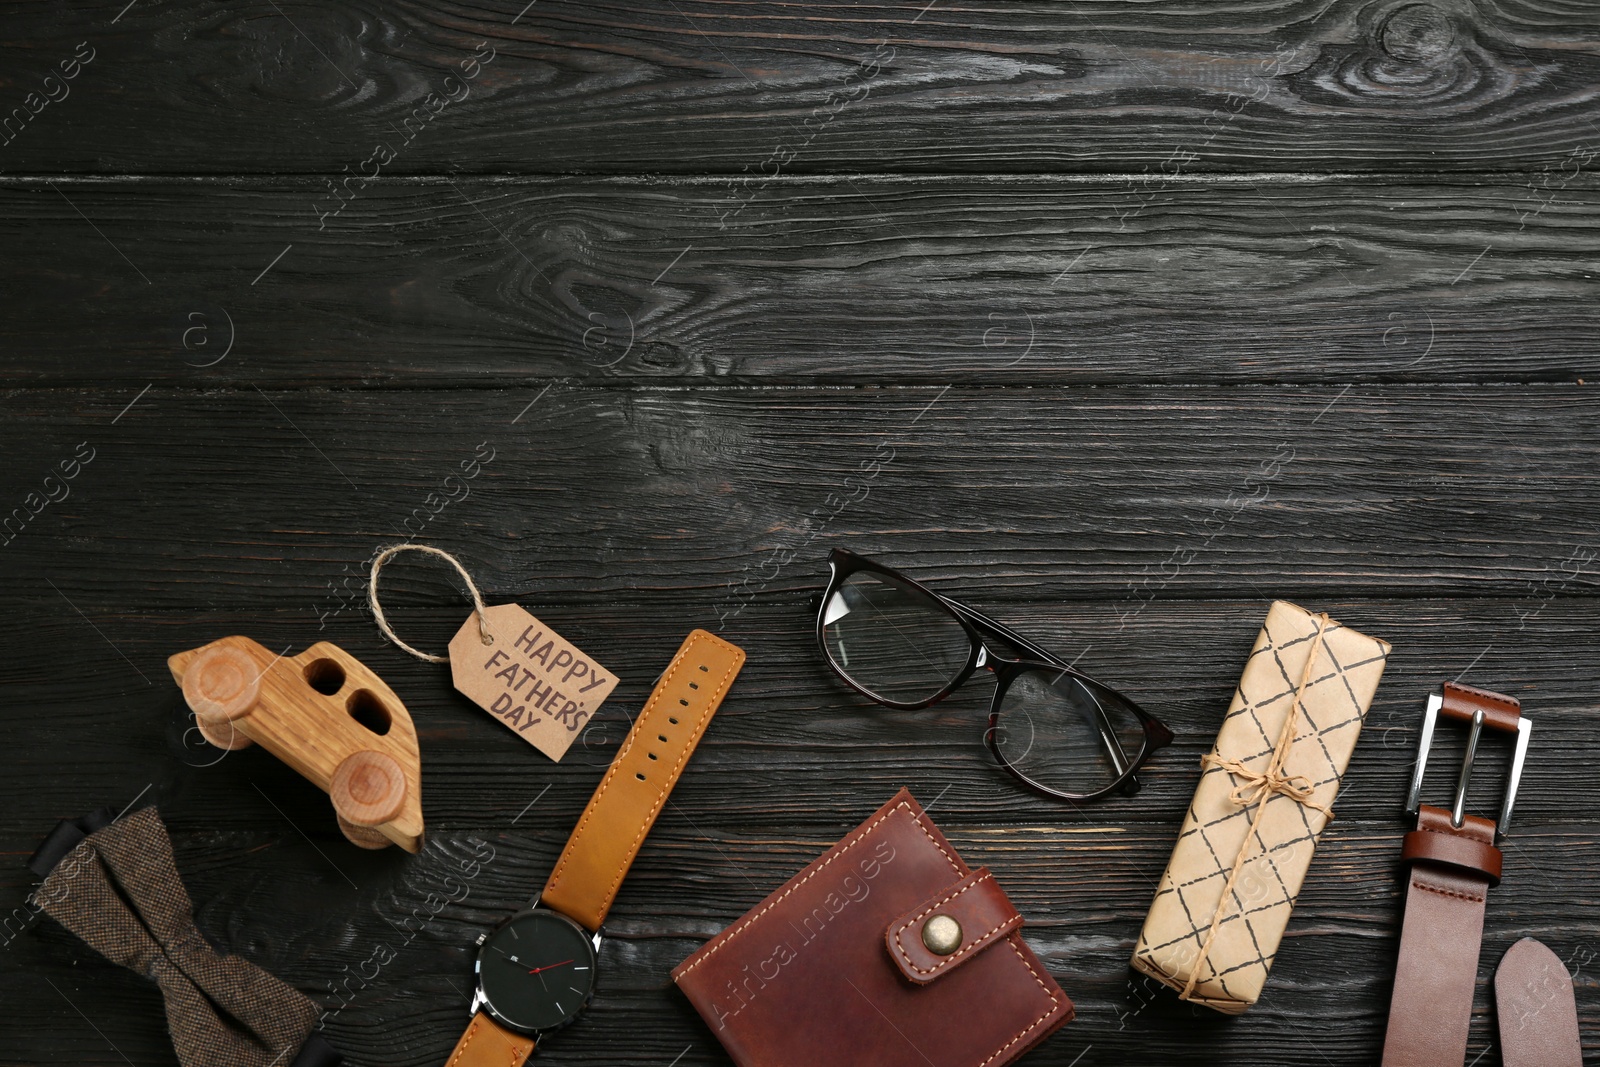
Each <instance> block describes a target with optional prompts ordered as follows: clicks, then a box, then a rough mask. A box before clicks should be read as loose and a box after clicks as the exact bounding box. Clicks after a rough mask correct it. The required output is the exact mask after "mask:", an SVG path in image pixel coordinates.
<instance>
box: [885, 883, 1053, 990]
mask: <svg viewBox="0 0 1600 1067" xmlns="http://www.w3.org/2000/svg"><path fill="white" fill-rule="evenodd" d="M993 881H994V875H993V874H992V873H985V874H983V875H980V876H979V877H978V878H976V879H974V880H973V881H971V882H969V883H967V884H966V885H964V886H962V887H961V888H960V889H958V890H956V891H955V892H954V893H951V894H949V895H948V896H946V897H945V898H944V899H943V900H937V901H935V902H934V903H932V904H929V905H928V907H927V908H926V909H925V910H924V911H923V912H922V914H921V915H918V916H916V917H914V918H912V919H910V920H909V921H907V922H905V923H903V924H901V926H900V928H899V929H898V930H896V931H895V932H894V947H895V950H896V951H897V952H899V953H900V958H901V959H903V960H905V961H906V967H908V968H909V969H911V970H913V971H915V972H917V973H918V974H938V973H939V972H940V971H942V970H944V969H945V968H946V967H949V966H951V965H952V964H954V963H955V962H956V961H957V960H959V959H960V958H961V957H962V956H965V955H966V954H967V953H968V952H976V951H977V950H978V949H980V948H985V947H987V946H988V945H990V944H992V943H993V942H992V941H991V940H990V939H991V938H992V937H994V935H995V934H997V933H999V932H1000V931H1001V930H1004V929H1005V928H1006V927H1007V926H1009V925H1011V923H1012V922H1013V921H1017V920H1020V919H1021V918H1022V916H1020V915H1017V914H1015V913H1013V914H1012V915H1010V916H1009V917H1007V918H1004V919H1001V920H1000V922H999V924H998V925H997V926H995V927H994V928H993V929H991V930H989V931H988V932H987V933H984V934H979V935H978V937H977V939H976V940H974V941H973V942H972V944H970V945H966V946H964V947H963V948H962V949H961V950H960V951H958V952H955V953H953V954H951V955H949V956H946V957H945V958H944V959H942V960H940V961H939V962H938V963H935V964H934V965H933V966H932V967H918V966H917V965H916V964H915V963H913V962H911V956H910V954H909V953H907V952H906V945H905V936H906V931H908V930H910V929H911V928H912V927H913V926H915V925H916V924H917V923H919V922H921V921H922V920H923V919H925V918H927V917H928V916H929V915H932V914H933V913H934V912H935V911H937V910H938V909H940V908H942V907H944V906H945V905H946V904H948V903H950V902H951V901H952V900H955V899H956V898H957V897H960V896H964V895H966V892H967V890H969V889H976V888H977V887H978V886H980V885H982V884H983V883H984V882H991V883H992V882H993Z"/></svg>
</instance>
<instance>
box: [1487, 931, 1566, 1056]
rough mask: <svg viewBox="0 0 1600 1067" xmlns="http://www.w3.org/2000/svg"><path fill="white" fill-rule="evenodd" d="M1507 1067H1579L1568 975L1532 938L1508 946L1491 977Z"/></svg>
mask: <svg viewBox="0 0 1600 1067" xmlns="http://www.w3.org/2000/svg"><path fill="white" fill-rule="evenodd" d="M1494 1001H1495V1006H1496V1008H1498V1010H1499V1016H1500V1062H1501V1063H1503V1064H1505V1067H1583V1044H1582V1041H1581V1039H1580V1038H1579V1036H1578V1005H1577V1002H1576V1001H1575V1000H1574V999H1573V996H1572V976H1571V975H1570V974H1568V973H1567V968H1566V965H1565V964H1563V963H1562V962H1561V960H1560V958H1559V957H1557V956H1556V954H1555V953H1554V952H1551V951H1550V950H1549V949H1548V948H1546V947H1545V946H1544V945H1542V944H1540V943H1539V942H1537V941H1535V940H1534V939H1533V938H1531V937H1525V938H1523V939H1522V940H1521V941H1518V942H1517V943H1516V944H1515V945H1512V946H1511V948H1510V950H1509V951H1508V952H1506V954H1505V956H1504V957H1503V958H1502V959H1501V960H1500V966H1499V968H1498V969H1496V970H1495V972H1494Z"/></svg>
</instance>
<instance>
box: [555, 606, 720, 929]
mask: <svg viewBox="0 0 1600 1067" xmlns="http://www.w3.org/2000/svg"><path fill="white" fill-rule="evenodd" d="M702 635H703V638H704V639H705V640H709V641H712V642H715V643H716V644H718V645H721V646H723V648H724V649H725V650H727V651H731V652H733V653H734V654H735V659H734V661H733V662H732V663H730V664H729V665H728V670H727V672H726V673H724V674H723V676H722V678H721V679H720V680H719V681H718V682H717V686H716V688H715V689H713V690H712V691H711V693H710V694H709V695H708V696H707V703H706V708H705V711H704V713H703V716H702V718H701V721H700V722H699V723H698V724H696V728H695V729H694V731H693V732H692V733H691V734H690V736H689V739H688V743H687V744H685V746H684V748H683V751H682V752H681V753H680V754H679V756H678V760H677V762H676V763H674V764H673V766H672V774H671V776H670V778H669V782H670V783H675V782H676V781H677V778H678V775H679V774H680V773H681V771H682V769H683V765H684V764H685V763H686V762H688V759H689V756H690V754H691V753H692V752H693V751H694V749H695V748H696V747H697V746H698V745H699V743H700V738H701V736H702V735H703V734H704V733H705V728H706V726H707V725H708V724H709V723H710V722H711V715H712V714H713V713H715V711H716V709H717V707H718V705H719V704H720V703H721V702H722V697H723V694H724V693H726V692H727V690H728V689H729V687H730V686H732V684H733V679H734V676H735V674H736V673H737V671H738V668H739V667H740V666H741V665H742V662H743V656H742V655H740V654H739V653H740V652H741V650H740V649H739V648H738V647H737V646H735V645H732V644H729V643H728V642H726V641H724V640H722V639H721V638H719V637H717V636H716V635H715V634H712V633H706V632H705V631H701V633H699V634H692V635H690V637H689V639H688V641H686V642H685V643H684V647H683V648H682V649H680V650H679V652H678V654H677V655H676V656H674V657H673V658H672V663H671V664H670V665H669V666H668V667H667V673H666V674H665V675H663V676H662V678H661V681H660V682H659V683H658V684H657V685H656V687H655V690H654V691H653V692H652V693H651V694H650V699H649V700H648V701H647V702H646V703H645V706H644V710H643V711H641V712H639V718H638V721H637V722H635V723H634V728H633V729H632V730H630V731H628V738H627V740H626V741H625V742H624V743H623V746H622V750H621V751H620V752H618V753H617V755H616V758H615V759H613V760H612V761H611V767H610V769H609V770H608V771H606V776H605V779H604V780H603V781H602V782H601V783H600V788H599V789H597V790H596V791H595V794H594V797H593V798H592V799H591V800H590V801H589V804H588V806H587V807H586V808H585V809H584V813H583V818H582V819H581V820H579V822H578V828H577V829H576V830H574V831H573V832H572V838H571V839H570V840H569V841H568V842H567V847H566V849H565V850H563V853H564V854H563V856H562V858H561V862H560V863H558V864H556V869H555V871H554V872H553V873H552V874H551V875H550V881H549V882H548V883H547V884H546V885H545V887H544V891H545V892H547V893H548V892H550V891H551V890H553V889H555V887H556V886H557V885H559V884H560V882H561V876H562V873H563V871H564V870H565V869H566V866H567V864H568V862H570V860H571V858H572V856H573V855H575V854H576V853H577V851H578V849H577V845H578V842H579V840H580V839H581V838H582V837H583V836H584V834H585V833H586V832H587V830H588V827H589V823H590V821H591V820H592V818H593V815H594V812H595V811H596V810H597V809H598V808H599V807H600V798H601V797H603V796H604V795H605V793H606V790H607V789H609V788H610V787H611V783H612V781H613V780H614V779H615V778H616V776H617V773H618V771H619V770H620V769H621V767H622V761H623V759H624V758H625V757H626V756H627V755H628V753H629V752H631V751H632V750H633V746H634V743H635V742H636V741H638V739H639V737H640V735H641V733H642V731H641V730H640V729H639V726H640V724H642V723H643V722H644V720H645V717H646V716H648V715H649V714H650V713H651V712H652V711H653V710H655V707H656V705H657V703H658V702H659V701H660V700H661V697H662V695H663V694H664V693H666V691H667V686H668V684H669V683H670V682H671V681H672V679H673V676H674V675H676V674H677V673H678V671H679V670H681V669H682V667H683V665H684V664H685V663H687V662H688V661H689V656H690V653H691V652H692V651H693V649H694V646H695V645H696V644H697V643H698V642H699V641H700V640H701V639H702ZM671 792H672V789H671V785H670V784H669V786H668V788H667V789H666V790H665V791H664V792H662V794H661V795H660V796H659V797H657V798H656V802H655V804H654V805H653V806H652V807H651V809H650V813H649V814H648V815H647V816H646V817H645V818H644V820H643V821H642V822H641V823H640V825H639V832H638V834H637V835H635V837H634V839H633V842H632V844H631V845H630V846H629V848H628V856H629V857H630V860H631V858H632V857H634V856H636V855H638V851H639V845H640V842H642V841H643V840H644V835H645V834H647V833H649V831H650V827H651V825H652V824H653V823H654V821H655V818H656V815H657V813H658V812H660V810H661V805H662V804H664V803H666V800H667V796H668V794H670V793H671ZM628 866H631V862H630V863H629V864H625V865H624V866H623V868H622V869H621V870H619V871H618V872H617V876H616V878H615V879H614V880H613V881H612V883H611V886H610V888H609V889H607V890H606V895H605V897H604V898H603V899H602V901H601V906H600V915H601V916H603V915H604V914H605V913H606V912H608V911H610V910H611V902H612V901H613V900H615V899H616V895H617V889H618V887H620V886H621V885H622V879H623V878H624V877H625V876H626V875H627V873H628V872H627V867H628ZM597 921H598V920H597Z"/></svg>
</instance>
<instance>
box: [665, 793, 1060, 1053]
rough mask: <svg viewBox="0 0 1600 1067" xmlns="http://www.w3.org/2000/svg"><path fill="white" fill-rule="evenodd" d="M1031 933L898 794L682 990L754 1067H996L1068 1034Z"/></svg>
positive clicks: (757, 913) (698, 968) (677, 974)
mask: <svg viewBox="0 0 1600 1067" xmlns="http://www.w3.org/2000/svg"><path fill="white" fill-rule="evenodd" d="M1021 926H1022V916H1020V915H1019V914H1017V910H1016V908H1014V907H1012V905H1011V901H1010V900H1008V899H1007V898H1006V895H1005V893H1004V891H1002V890H1001V888H1000V886H999V884H998V883H996V882H995V880H994V876H993V875H992V874H990V873H989V871H988V870H987V869H984V868H979V869H978V870H973V869H971V868H970V867H968V866H967V865H966V864H965V863H963V862H962V861H961V857H960V856H958V855H957V854H956V850H955V849H954V848H952V847H951V845H950V842H949V841H947V840H945V837H944V835H943V834H941V833H940V832H939V829H938V827H936V826H934V825H933V821H932V820H931V819H929V818H928V816H927V815H926V814H924V813H923V811H922V808H921V807H919V806H918V805H917V802H916V801H915V800H913V799H912V797H911V794H910V793H908V792H907V791H905V790H904V789H902V790H901V791H900V792H899V794H898V795H896V796H895V798H894V799H893V800H891V801H889V803H887V804H885V805H884V806H883V807H882V808H880V809H878V811H877V813H876V814H874V815H873V816H872V817H871V818H869V819H868V820H867V821H866V822H864V823H862V824H861V826H860V827H858V828H857V829H855V830H854V831H852V832H851V833H850V834H848V835H846V837H845V838H844V840H842V841H840V842H839V843H838V844H837V845H835V846H834V847H833V848H831V849H829V850H828V851H827V852H826V853H824V854H823V855H822V857H821V858H820V859H818V860H817V861H816V862H814V863H812V864H811V865H810V866H809V867H807V868H806V869H805V870H803V871H801V872H800V873H799V874H797V875H795V876H794V877H793V878H791V879H790V880H789V881H788V882H787V883H786V884H785V885H783V886H782V887H780V888H779V889H778V890H777V891H776V892H774V893H773V894H772V895H771V896H769V897H767V899H766V900H764V901H762V902H761V903H760V904H758V905H756V907H755V908H754V909H752V910H751V911H750V912H749V913H748V914H747V915H745V916H744V918H742V919H740V920H739V921H738V922H736V923H734V924H733V925H732V926H730V927H729V928H728V929H726V930H724V931H723V932H722V933H720V934H718V935H717V936H716V937H714V938H712V939H711V940H710V941H708V942H707V943H706V944H705V945H704V946H702V947H701V948H700V950H699V951H698V952H696V953H695V954H694V955H692V956H690V957H689V958H688V959H686V960H684V961H683V962H682V963H680V964H679V965H678V966H677V967H676V968H674V969H673V972H672V977H673V980H674V981H676V982H677V983H678V987H679V988H680V989H682V990H683V991H684V993H685V994H686V995H687V996H688V998H689V1000H690V1002H691V1003H692V1004H694V1006H695V1008H696V1009H697V1010H698V1011H699V1012H700V1014H701V1016H703V1017H704V1018H705V1020H706V1022H707V1024H709V1025H710V1027H711V1029H712V1031H713V1032H714V1033H715V1034H716V1036H717V1039H718V1040H719V1041H721V1042H722V1045H723V1047H724V1048H725V1049H727V1051H728V1054H729V1055H731V1056H732V1057H733V1059H734V1061H735V1062H737V1063H739V1064H741V1065H746V1067H750V1065H756V1064H760V1065H761V1067H801V1065H804V1067H815V1065H817V1064H835V1063H870V1064H873V1065H874V1067H927V1065H928V1064H929V1063H938V1064H939V1065H940V1067H980V1065H982V1067H1000V1065H1002V1064H1007V1063H1011V1062H1012V1061H1013V1060H1015V1059H1016V1058H1017V1057H1019V1056H1021V1055H1022V1054H1023V1053H1025V1052H1027V1051H1028V1050H1029V1049H1031V1048H1033V1047H1034V1046H1035V1045H1037V1044H1038V1043H1039V1042H1041V1041H1043V1040H1044V1039H1045V1038H1046V1037H1048V1036H1049V1035H1050V1034H1051V1033H1053V1032H1054V1031H1055V1030H1056V1029H1057V1028H1058V1027H1060V1026H1061V1025H1062V1024H1064V1023H1066V1022H1067V1021H1068V1020H1070V1019H1071V1018H1072V1001H1070V1000H1068V999H1067V995H1066V994H1065V993H1063V992H1062V991H1061V987H1060V986H1058V985H1056V983H1055V980H1054V979H1053V978H1051V977H1050V973H1049V972H1048V971H1046V970H1045V969H1044V966H1043V965H1042V964H1041V963H1040V962H1039V959H1038V957H1036V956H1035V955H1034V954H1033V952H1032V951H1031V950H1030V949H1029V948H1028V946H1027V945H1026V944H1025V943H1023V940H1022V935H1021V934H1020V933H1019V932H1018V931H1019V928H1020V927H1021Z"/></svg>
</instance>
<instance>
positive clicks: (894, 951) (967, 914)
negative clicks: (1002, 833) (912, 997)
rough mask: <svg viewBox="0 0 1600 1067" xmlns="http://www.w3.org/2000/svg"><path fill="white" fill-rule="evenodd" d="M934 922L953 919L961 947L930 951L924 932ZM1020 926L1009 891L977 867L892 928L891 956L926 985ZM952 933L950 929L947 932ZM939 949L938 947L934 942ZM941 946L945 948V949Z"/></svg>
mask: <svg viewBox="0 0 1600 1067" xmlns="http://www.w3.org/2000/svg"><path fill="white" fill-rule="evenodd" d="M936 919H950V920H953V921H954V922H956V923H957V924H958V926H959V927H960V934H959V942H957V943H956V944H955V945H954V947H952V948H951V949H950V950H949V951H948V952H935V951H933V949H931V948H929V947H928V944H927V941H926V940H925V939H924V935H923V930H924V928H925V927H926V926H927V925H928V923H930V922H933V921H934V920H936ZM1021 925H1022V916H1021V915H1019V914H1017V909H1016V908H1014V907H1012V906H1011V900H1010V898H1009V897H1007V896H1006V894H1005V890H1003V889H1001V888H1000V884H999V883H998V882H996V881H995V880H994V876H993V875H992V874H990V873H989V868H987V867H979V868H978V869H977V870H975V871H973V872H972V873H971V874H969V875H967V876H966V877H965V878H963V879H961V880H960V881H959V882H956V883H955V884H954V885H952V886H951V887H950V888H949V889H947V890H946V891H945V892H943V893H940V894H939V895H938V896H936V897H934V898H933V899H932V900H930V901H928V902H927V903H926V904H923V905H922V906H921V907H918V908H914V909H913V910H912V911H910V912H909V913H907V914H905V915H902V916H901V917H900V918H898V919H896V920H895V921H894V922H892V923H890V924H889V931H888V934H887V936H886V939H887V941H888V945H889V957H890V958H891V959H893V960H894V962H895V965H896V966H897V967H899V968H900V973H901V974H903V975H905V976H906V977H907V978H909V979H910V980H911V981H913V982H915V983H917V984H918V985H927V984H928V983H929V982H931V981H933V980H934V979H935V978H938V977H939V976H940V975H942V974H946V973H948V972H949V971H952V970H954V969H955V968H957V967H959V966H960V965H961V964H963V963H965V962H966V961H967V960H970V959H972V958H973V957H975V956H976V955H977V954H978V953H980V952H982V951H983V950H984V949H986V948H988V947H989V946H990V945H992V944H994V943H995V942H996V941H998V940H999V939H1001V938H1003V937H1005V936H1006V935H1007V934H1009V933H1010V932H1011V931H1013V930H1015V929H1017V927H1019V926H1021ZM946 929H948V927H946ZM935 944H939V942H938V941H937V940H935ZM941 947H942V946H941Z"/></svg>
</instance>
